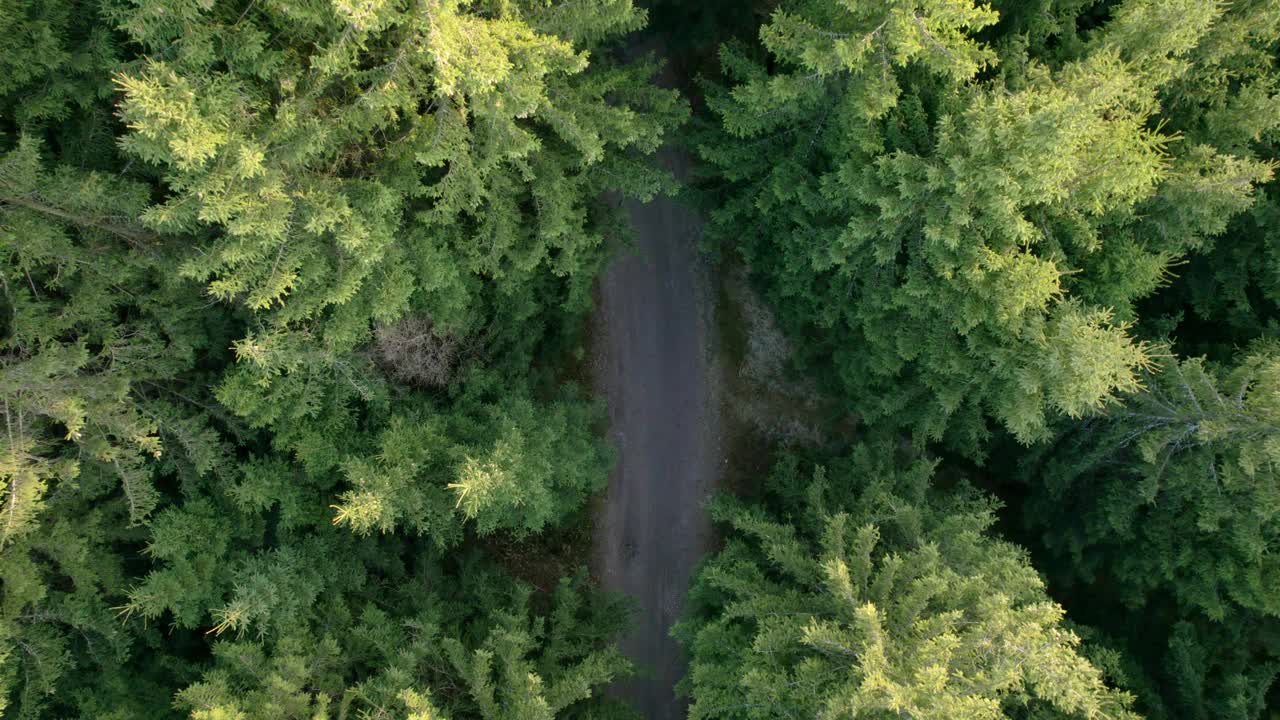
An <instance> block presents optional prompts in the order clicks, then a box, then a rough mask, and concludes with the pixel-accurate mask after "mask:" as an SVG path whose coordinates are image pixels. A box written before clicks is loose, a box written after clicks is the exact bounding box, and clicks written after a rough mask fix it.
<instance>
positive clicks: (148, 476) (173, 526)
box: [0, 0, 687, 719]
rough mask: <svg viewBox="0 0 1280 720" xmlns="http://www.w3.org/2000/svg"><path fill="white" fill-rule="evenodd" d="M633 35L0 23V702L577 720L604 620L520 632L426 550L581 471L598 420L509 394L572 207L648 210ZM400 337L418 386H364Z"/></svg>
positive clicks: (262, 7) (251, 7) (532, 509)
mask: <svg viewBox="0 0 1280 720" xmlns="http://www.w3.org/2000/svg"><path fill="white" fill-rule="evenodd" d="M645 21H646V16H645V13H644V12H643V11H641V10H639V9H637V8H635V7H634V6H633V5H632V3H631V2H630V0H588V1H587V2H577V1H574V2H544V1H543V0H516V1H502V2H488V1H480V0H477V1H475V2H471V1H463V0H415V1H410V2H400V1H395V2H384V1H379V0H371V1H368V2H365V1H361V2H346V1H345V0H333V1H332V2H330V1H327V0H319V1H315V2H313V1H310V0H308V1H305V2H276V1H274V0H271V1H268V2H257V1H247V2H216V3H215V2H195V3H193V2H185V1H183V0H138V1H136V2H135V1H133V0H126V1H120V2H117V1H116V0H100V1H95V2H87V3H69V2H65V1H61V0H28V1H25V2H18V3H9V4H6V5H5V6H4V7H3V8H0V28H2V29H3V30H4V37H3V39H0V45H2V46H3V50H4V51H5V52H4V53H0V54H3V55H4V57H3V59H0V65H2V68H0V69H3V71H4V72H3V73H0V75H3V78H0V249H2V250H3V258H2V259H0V290H2V291H3V295H2V297H0V405H2V408H0V409H2V410H3V412H4V416H5V428H6V433H7V434H6V437H7V441H6V443H5V445H4V448H3V450H0V583H3V586H2V589H0V598H2V602H0V658H2V660H3V661H2V663H0V665H2V667H0V710H5V711H7V712H8V713H9V715H11V716H13V717H18V718H40V717H69V716H82V717H102V718H122V719H123V718H127V717H165V716H171V715H172V713H173V712H178V710H174V709H173V705H172V703H173V698H174V694H175V692H176V691H178V690H179V689H181V688H184V687H186V688H187V690H184V691H182V692H181V694H180V695H179V700H178V703H179V707H180V711H181V712H184V713H185V712H191V713H193V714H195V715H196V716H201V717H294V716H295V714H294V713H296V712H307V713H313V714H316V715H318V716H319V715H323V714H325V713H329V714H330V715H331V716H334V717H366V716H367V717H374V716H380V715H379V714H380V713H391V714H393V715H403V716H409V715H413V716H416V717H434V716H448V717H452V718H455V719H456V718H464V717H521V718H524V717H538V716H540V717H547V718H550V717H576V716H579V715H584V714H589V713H592V712H597V711H600V712H606V711H607V712H613V711H612V710H607V709H603V705H601V704H599V703H596V702H595V701H592V700H590V699H589V696H591V695H592V694H593V693H594V692H595V688H596V687H597V686H599V685H600V684H602V683H606V682H608V681H609V680H610V679H612V678H613V677H615V676H617V675H618V674H619V673H621V672H623V670H624V666H625V663H623V662H622V661H621V660H620V658H619V656H618V655H617V653H616V651H611V650H608V649H607V645H608V642H609V641H610V639H611V637H612V634H613V633H614V631H615V630H616V629H617V627H618V621H619V619H620V618H621V615H620V610H619V609H618V607H617V605H616V603H615V602H613V601H604V600H600V599H599V598H596V597H595V596H592V595H589V594H587V595H583V594H581V593H580V588H579V587H578V586H576V585H575V586H574V588H569V587H568V586H566V587H565V588H564V589H562V591H561V592H560V593H559V595H558V596H557V598H558V599H557V601H556V609H555V610H554V612H553V613H552V614H551V615H547V613H546V612H545V611H544V608H542V607H541V604H542V601H541V599H539V598H530V597H528V593H527V592H525V591H523V590H520V589H519V588H518V587H517V586H515V585H514V584H513V583H512V582H511V581H510V580H508V579H505V578H503V577H502V576H501V575H500V574H499V573H497V572H496V571H494V570H493V569H492V568H489V567H488V566H487V565H485V563H484V562H483V561H481V560H476V561H475V567H471V566H468V567H455V566H448V567H446V565H448V563H447V561H445V560H443V559H441V552H442V550H444V549H448V550H449V551H450V552H452V553H457V554H460V555H464V556H466V557H472V556H473V555H474V550H473V549H471V548H468V549H463V546H464V545H465V546H470V545H472V544H473V543H472V538H473V533H476V532H478V533H479V534H489V533H493V532H496V531H497V530H509V531H513V532H515V533H517V534H527V533H535V532H538V531H541V530H543V529H545V528H547V527H548V526H549V525H550V524H553V523H556V522H560V521H561V520H563V519H564V518H565V517H566V516H567V515H569V514H570V513H571V512H573V511H574V510H576V509H577V508H578V507H580V505H581V503H582V501H583V500H584V499H585V497H586V495H587V494H588V493H590V492H592V491H593V490H595V489H597V488H598V487H600V485H601V484H602V483H603V482H604V481H605V478H606V474H607V464H608V460H609V458H608V456H607V454H606V453H605V452H604V451H603V449H602V445H601V444H600V443H599V441H598V440H597V439H596V438H595V437H594V432H593V424H594V423H595V422H596V420H597V418H598V415H599V412H598V408H597V407H596V405H595V404H594V403H593V402H591V401H590V400H589V399H587V398H585V397H584V395H583V393H581V392H580V391H578V390H577V389H575V388H572V387H568V386H564V387H562V386H561V384H560V383H559V382H558V381H556V380H554V379H553V371H551V370H540V371H539V372H536V373H535V372H533V371H531V369H530V368H531V366H532V365H533V364H534V363H535V362H537V363H540V364H542V365H546V366H551V365H554V364H555V363H558V362H560V358H559V356H558V353H561V352H563V351H564V349H565V347H566V346H571V345H572V343H573V342H574V338H573V331H572V330H571V328H573V327H574V326H575V325H576V324H579V323H580V320H581V314H582V312H583V311H584V310H585V309H586V308H587V307H588V305H589V301H590V293H589V290H590V286H591V283H592V281H593V279H594V277H595V274H596V271H597V270H598V268H599V267H600V265H601V263H602V261H603V260H604V258H605V256H606V253H607V247H608V245H607V243H606V241H607V240H609V239H610V238H612V237H614V236H616V235H617V234H618V233H619V229H620V223H619V215H618V214H617V212H616V210H615V209H614V208H613V207H612V206H611V205H610V204H609V203H608V202H606V201H605V197H606V196H607V195H608V194H611V193H612V194H622V195H626V196H629V197H640V198H645V197H650V196H652V195H653V194H654V193H656V192H658V191H660V190H664V189H668V188H669V187H670V186H671V181H670V179H669V178H668V177H666V175H665V174H663V173H662V172H660V171H658V170H657V169H655V168H653V167H651V166H650V165H649V164H648V162H647V159H646V156H648V155H650V154H651V153H653V151H654V150H656V148H657V147H658V145H659V144H660V143H661V142H662V138H663V136H664V133H666V132H667V130H669V129H670V128H671V127H673V126H674V125H675V124H677V123H678V122H679V121H680V120H681V119H682V118H683V116H684V115H685V114H686V112H687V111H686V109H685V106H684V104H683V102H682V101H681V100H680V99H679V97H678V95H677V94H676V93H675V92H674V91H671V90H664V89H659V88H657V87H654V86H653V85H652V84H651V83H650V77H651V75H652V74H653V73H654V71H655V70H656V64H655V63H654V62H652V61H642V62H635V63H631V64H625V65H624V64H620V63H618V62H616V61H615V60H613V54H614V53H613V49H614V46H615V45H616V44H617V43H619V42H621V41H622V40H623V38H625V36H626V35H627V34H628V33H629V32H632V31H634V30H637V29H639V28H640V27H642V26H643V25H644V24H645ZM402 317H414V318H419V319H424V321H425V322H426V323H427V325H428V326H429V327H434V328H436V329H437V331H438V332H439V333H441V334H442V335H444V336H447V337H448V338H449V339H450V342H451V343H453V345H452V346H454V347H458V348H461V349H462V351H463V352H461V354H459V355H458V356H457V357H456V358H452V359H451V365H450V367H449V368H448V371H449V372H448V373H447V375H446V376H445V377H444V380H443V381H441V382H439V383H437V384H436V385H435V386H433V387H431V388H428V389H426V390H424V389H423V388H410V387H406V386H404V385H400V384H398V383H397V382H395V381H393V380H392V379H389V378H387V377H384V373H383V368H380V367H379V366H378V365H377V364H376V363H375V362H374V361H373V355H374V352H371V350H370V347H369V346H370V344H371V341H372V340H373V338H374V333H375V329H376V328H378V327H385V326H388V325H390V324H392V323H394V322H395V321H397V320H398V319H400V318H402ZM374 530H376V531H378V532H377V533H376V534H375V533H374V532H373V531H374ZM409 557H413V558H418V557H420V558H421V560H420V562H421V564H422V566H421V567H418V566H414V567H412V569H407V568H408V566H409V564H410V562H409V561H408V560H404V558H409ZM428 558H429V559H428ZM476 568H479V569H476ZM470 575H474V578H469V576H470ZM401 581H403V585H404V589H403V590H395V589H394V588H396V587H397V586H398V584H400V582H401ZM485 598H487V599H485ZM379 613H381V615H379ZM428 623H435V626H434V627H429V626H428ZM419 625H420V626H419ZM206 633H209V634H208V635H206ZM232 636H234V637H235V638H236V639H235V641H226V640H225V638H228V637H232ZM220 638H222V639H220ZM375 639H376V640H377V643H380V644H375V642H374V641H375ZM335 652H339V653H341V655H340V656H337V655H334V653H335ZM446 668H448V669H446ZM202 677H203V678H204V679H200V678H202ZM463 688H467V689H466V690H463ZM486 693H488V695H486ZM486 697H487V698H488V699H485V698H486ZM6 703H7V707H6Z"/></svg>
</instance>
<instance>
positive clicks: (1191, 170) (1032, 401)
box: [699, 0, 1271, 454]
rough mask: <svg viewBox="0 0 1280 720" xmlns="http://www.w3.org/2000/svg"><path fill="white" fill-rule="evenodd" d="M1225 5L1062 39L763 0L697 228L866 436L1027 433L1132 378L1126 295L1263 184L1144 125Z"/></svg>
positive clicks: (1134, 3)
mask: <svg viewBox="0 0 1280 720" xmlns="http://www.w3.org/2000/svg"><path fill="white" fill-rule="evenodd" d="M1069 7H1075V6H1074V5H1070V4H1069ZM1224 12H1225V8H1223V7H1222V6H1221V5H1219V4H1218V3H1214V2H1209V1H1207V0H1186V2H1176V3H1166V2H1151V1H1150V0H1128V1H1127V2H1121V3H1115V4H1110V5H1109V6H1108V7H1107V13H1105V16H1106V22H1105V23H1104V24H1103V25H1102V27H1100V28H1098V29H1096V30H1095V31H1093V32H1089V33H1087V35H1085V36H1084V37H1083V38H1080V37H1077V36H1076V35H1075V24H1074V22H1069V21H1064V22H1063V24H1062V25H1061V26H1060V27H1056V28H1055V27H1052V25H1051V23H1050V20H1052V18H1053V17H1054V13H1045V14H1036V13H1034V12H1033V13H1028V14H1026V15H1022V14H1016V13H1015V15H1014V17H1012V18H1010V20H1009V21H1008V22H1005V23H1002V22H1000V18H999V15H998V13H997V12H996V11H995V10H993V9H992V8H991V7H988V6H985V5H978V4H976V3H973V2H968V1H967V0H951V1H949V2H914V1H908V0H904V1H903V2H894V3H881V4H869V5H864V4H856V3H818V2H802V1H797V2H789V3H783V4H782V6H781V7H780V8H779V9H778V10H777V11H776V12H775V14H774V16H773V18H772V21H771V23H770V24H769V25H767V26H766V27H764V28H762V30H761V34H760V38H761V43H762V46H763V47H762V50H761V51H760V52H757V53H753V52H751V51H750V50H738V49H734V48H728V49H726V51H725V53H724V63H723V65H724V73H725V76H726V82H727V85H726V86H724V87H722V88H713V89H712V90H713V91H712V94H711V95H710V96H709V100H708V102H709V105H710V107H711V109H712V110H713V112H714V113H715V115H716V116H717V119H718V120H719V126H720V127H719V128H718V129H717V130H716V131H715V132H711V133H709V134H707V135H705V136H704V137H703V138H702V140H701V144H700V145H699V150H700V153H701V155H702V157H703V159H704V160H705V161H707V162H708V164H709V165H710V166H711V175H712V177H711V179H710V181H709V182H712V183H717V184H718V185H717V186H715V190H714V193H715V195H717V196H722V197H724V198H726V200H725V202H724V203H723V204H722V206H721V207H720V208H719V209H717V210H716V211H715V212H713V223H712V227H711V232H712V234H713V236H714V237H715V238H717V239H718V240H719V242H720V243H721V245H722V246H723V247H725V248H728V249H733V250H736V251H738V252H739V253H741V255H742V257H744V258H745V260H746V261H747V263H748V265H749V266H750V267H751V268H752V269H753V271H754V272H755V273H756V274H757V276H758V277H759V278H760V280H761V281H762V282H763V283H764V285H765V286H766V288H767V290H768V291H769V293H770V295H771V296H772V297H773V298H774V300H775V301H776V304H777V306H778V307H779V310H780V313H781V316H782V319H783V321H784V323H785V324H787V325H789V326H790V327H791V329H792V331H793V332H794V333H796V334H798V335H800V336H801V337H802V341H801V342H800V346H801V348H802V350H803V351H804V352H805V355H806V356H807V357H808V358H809V359H810V360H811V361H812V362H811V363H810V364H811V365H816V366H817V367H819V368H820V369H823V370H825V371H826V372H827V375H828V377H829V378H830V379H831V380H832V381H834V383H835V386H836V387H837V388H839V389H840V390H841V391H842V392H843V393H844V394H846V395H847V397H848V398H849V406H850V409H851V410H853V411H854V412H857V413H858V414H860V415H862V416H863V417H864V418H865V419H866V420H867V421H868V422H873V423H889V424H892V425H895V426H899V427H905V428H910V429H911V430H913V431H914V432H915V433H916V435H917V437H918V438H920V439H921V440H922V441H923V440H926V439H946V440H947V441H948V442H950V443H951V444H952V445H953V446H956V447H959V448H961V449H964V450H966V451H967V452H969V453H972V454H981V451H982V440H983V438H985V437H986V435H987V434H988V432H989V427H988V419H991V420H994V421H996V422H997V423H998V424H999V425H1000V426H1002V427H1003V428H1005V429H1007V430H1008V431H1010V432H1011V433H1013V434H1014V435H1015V436H1016V437H1017V438H1018V439H1019V440H1020V441H1022V442H1024V443H1030V442H1034V441H1037V440H1042V439H1045V438H1046V437H1047V436H1048V434H1049V431H1048V429H1047V428H1048V422H1049V420H1051V419H1052V418H1054V417H1056V416H1059V415H1067V416H1071V417H1082V416H1084V415H1086V414H1089V413H1091V412H1094V411H1096V410H1098V409H1100V408H1101V407H1103V406H1104V405H1105V404H1106V403H1107V402H1108V401H1109V400H1110V399H1112V398H1114V397H1115V396H1116V394H1117V393H1123V392H1127V391H1131V390H1134V389H1136V388H1137V383H1138V378H1139V375H1140V372H1141V371H1142V370H1143V369H1144V368H1146V367H1148V366H1149V363H1150V349H1149V348H1148V347H1147V346H1146V345H1145V344H1144V343H1143V342H1141V341H1140V340H1138V339H1135V338H1134V337H1133V336H1132V334H1131V332H1130V330H1129V328H1130V324H1131V323H1132V322H1133V321H1134V320H1135V318H1136V315H1135V308H1134V303H1135V301H1136V300H1138V299H1140V298H1142V297H1144V296H1146V295H1148V294H1150V293H1151V292H1152V291H1154V290H1155V289H1156V288H1157V287H1159V286H1160V285H1161V283H1163V282H1165V281H1166V280H1167V278H1168V275H1169V272H1170V269H1171V267H1172V266H1173V265H1174V264H1175V263H1176V262H1177V261H1178V260H1179V259H1180V258H1182V257H1184V256H1186V255H1187V254H1188V253H1190V252H1192V251H1195V250H1197V249H1199V248H1202V247H1203V246H1204V243H1205V238H1206V237H1207V236H1209V235H1212V234H1214V233H1218V232H1221V231H1222V229H1223V228H1224V227H1225V222H1226V220H1227V219H1228V218H1229V217H1230V216H1231V215H1232V214H1233V213H1237V212H1239V211H1241V210H1243V209H1245V208H1247V207H1248V206H1249V205H1250V203H1252V202H1253V199H1254V191H1253V188H1254V186H1255V185H1257V184H1259V183H1261V182H1264V181H1266V180H1268V179H1269V178H1270V176H1271V166H1270V164H1269V163H1268V162H1266V161H1263V160H1260V159H1258V158H1256V157H1254V156H1253V155H1252V154H1251V153H1250V152H1246V151H1243V150H1241V149H1240V147H1239V146H1238V144H1233V143H1227V142H1223V141H1221V140H1220V139H1217V138H1209V137H1205V138H1196V142H1191V141H1190V140H1189V139H1186V138H1182V137H1179V136H1178V135H1176V134H1175V133H1172V132H1170V131H1168V130H1166V129H1162V128H1164V127H1165V126H1166V125H1167V123H1166V121H1165V120H1164V119H1163V118H1164V115H1163V107H1162V98H1163V96H1164V95H1165V94H1172V93H1174V92H1177V88H1176V87H1175V84H1176V83H1178V82H1180V81H1183V80H1186V79H1188V78H1192V77H1194V75H1195V72H1196V69H1195V66H1194V63H1196V62H1197V61H1199V62H1202V63H1208V62H1209V60H1207V59H1205V58H1203V57H1202V56H1203V55H1205V54H1206V53H1205V52H1204V51H1203V50H1199V48H1200V45H1201V43H1202V42H1210V41H1219V40H1221V39H1222V36H1220V35H1215V34H1214V28H1215V27H1216V26H1217V25H1216V24H1217V23H1219V22H1220V21H1222V18H1223V14H1224ZM1028 23H1033V27H1027V24H1028ZM1045 25H1050V27H1048V28H1046V27H1045ZM1067 28H1070V30H1069V31H1068V30H1067ZM1004 32H1008V33H1010V34H1008V35H1004V34H1003V33H1004ZM1035 32H1039V33H1041V40H1042V41H1041V42H1039V43H1037V44H1036V45H1032V44H1031V42H1030V38H1033V37H1035V35H1034V33H1035ZM1054 33H1061V34H1062V35H1063V37H1061V38H1059V37H1052V34H1054ZM1046 36H1048V37H1046ZM1058 40H1060V41H1061V42H1060V43H1058V42H1054V41H1058ZM1050 48H1051V49H1050ZM1198 53H1199V54H1198ZM766 55H767V57H766ZM1179 87H1180V86H1179Z"/></svg>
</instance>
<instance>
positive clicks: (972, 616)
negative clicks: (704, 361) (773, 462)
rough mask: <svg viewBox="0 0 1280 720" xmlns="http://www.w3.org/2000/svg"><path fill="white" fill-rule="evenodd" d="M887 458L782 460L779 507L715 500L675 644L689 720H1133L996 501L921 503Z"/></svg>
mask: <svg viewBox="0 0 1280 720" xmlns="http://www.w3.org/2000/svg"><path fill="white" fill-rule="evenodd" d="M932 471H933V464H932V463H930V462H926V461H916V462H914V463H912V464H910V465H909V466H905V467H895V465H894V460H893V450H892V444H890V443H879V444H877V445H870V446H869V445H863V446H859V447H858V448H857V449H856V450H855V451H854V453H853V455H852V456H851V457H850V458H848V459H846V460H841V461H838V462H836V463H834V464H832V465H829V466H826V467H818V468H816V469H814V470H813V471H812V480H807V479H806V475H808V473H809V470H808V469H806V468H804V467H803V466H802V465H801V464H800V463H799V462H798V461H797V460H796V458H794V457H792V458H789V459H788V460H787V461H784V462H783V463H782V464H781V465H780V466H779V468H777V469H776V470H775V473H774V475H773V476H772V477H771V478H770V486H771V489H772V490H773V491H774V492H773V493H772V494H771V495H770V496H769V497H770V498H771V499H772V501H773V507H772V508H770V509H769V510H766V509H764V508H761V507H758V506H748V505H742V504H739V503H736V502H731V501H727V500H721V501H720V502H719V503H718V504H716V505H715V506H714V510H713V513H714V515H715V517H716V518H717V519H718V520H719V521H720V522H722V523H724V525H725V527H726V530H727V532H728V536H727V541H726V545H725V547H724V549H723V550H722V551H720V553H718V554H717V555H716V556H715V557H713V558H712V559H711V560H710V561H709V562H708V563H707V564H706V565H705V566H704V567H703V568H702V569H701V570H700V572H699V573H698V576H697V578H696V580H695V581H694V586H693V589H692V591H691V594H690V606H691V609H690V611H689V613H690V614H689V617H687V618H686V619H685V620H684V621H683V622H682V623H681V624H680V625H679V626H678V627H677V631H676V632H677V636H678V637H680V638H681V639H682V641H684V642H685V643H686V644H687V645H688V647H689V650H690V653H691V656H692V661H691V667H690V674H689V676H688V679H687V681H686V689H687V690H688V691H689V693H690V694H691V696H692V703H693V704H692V706H691V708H690V717H692V718H700V719H701V718H706V719H709V720H710V719H717V720H718V719H725V718H773V717H787V716H794V717H840V718H879V717H889V716H909V717H913V718H938V719H939V720H941V719H942V718H949V719H952V718H1000V717H1019V716H1021V714H1022V713H1055V712H1056V713H1057V714H1058V715H1057V716H1060V717H1088V718H1132V717H1136V716H1135V715H1134V714H1133V713H1132V712H1131V711H1130V710H1129V709H1128V706H1129V702H1130V699H1129V698H1128V696H1127V695H1126V694H1124V693H1121V692H1118V691H1116V690H1113V689H1111V688H1109V687H1107V685H1106V684H1105V682H1104V677H1103V675H1102V672H1101V671H1100V670H1099V669H1098V668H1097V667H1095V666H1094V665H1092V664H1091V663H1090V662H1089V661H1088V660H1086V659H1085V658H1084V657H1083V656H1082V655H1081V654H1080V652H1079V642H1080V641H1079V638H1078V637H1076V636H1075V635H1074V634H1073V633H1071V632H1070V631H1068V630H1066V629H1065V628H1064V627H1063V626H1062V624H1061V622H1062V619H1063V613H1062V609H1061V608H1060V607H1059V606H1058V605H1056V604H1055V603H1053V602H1051V601H1050V600H1049V599H1048V598H1047V597H1046V596H1045V593H1044V585H1043V583H1042V582H1041V580H1040V578H1039V576H1038V575H1037V574H1036V572H1035V570H1034V569H1032V568H1031V567H1030V565H1029V564H1028V563H1027V560H1026V557H1025V555H1024V553H1023V552H1022V551H1021V550H1020V549H1018V548H1016V547H1015V546H1012V545H1009V544H1008V543H1005V542H1003V541H1001V540H998V539H995V538H992V537H991V536H990V535H989V534H988V533H989V531H990V526H991V524H992V522H993V510H994V506H993V503H992V501H991V500H989V499H986V498H983V497H981V496H979V495H977V494H976V493H973V492H971V491H967V490H964V489H963V488H961V489H960V490H958V491H946V492H936V491H931V490H930V489H929V487H928V486H929V482H930V477H931V475H932Z"/></svg>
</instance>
